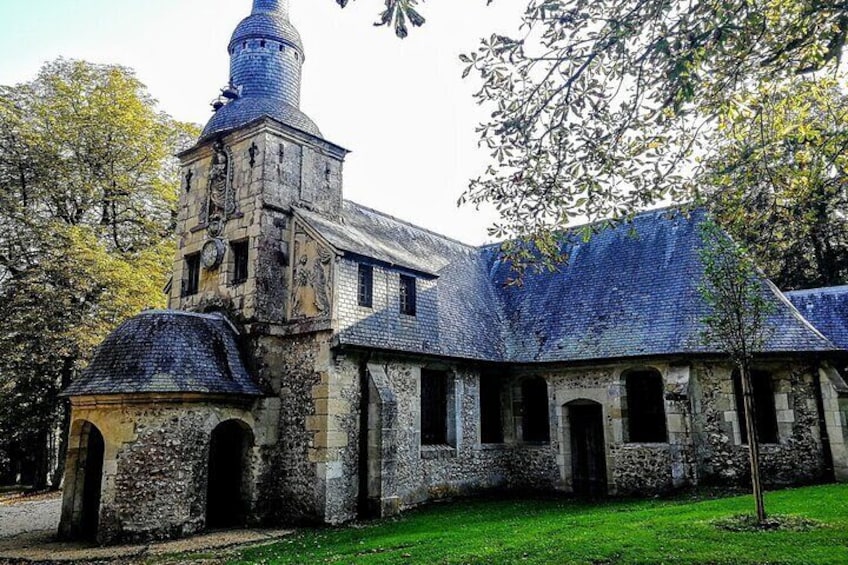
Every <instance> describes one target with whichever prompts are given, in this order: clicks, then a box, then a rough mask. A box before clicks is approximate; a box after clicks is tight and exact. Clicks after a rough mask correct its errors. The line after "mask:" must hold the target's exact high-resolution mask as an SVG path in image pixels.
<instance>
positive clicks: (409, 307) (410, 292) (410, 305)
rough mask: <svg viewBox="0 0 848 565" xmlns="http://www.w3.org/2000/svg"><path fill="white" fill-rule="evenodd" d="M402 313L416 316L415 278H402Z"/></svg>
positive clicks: (405, 276)
mask: <svg viewBox="0 0 848 565" xmlns="http://www.w3.org/2000/svg"><path fill="white" fill-rule="evenodd" d="M400 312H401V314H406V315H408V316H414V315H415V277H410V276H408V275H401V276H400Z"/></svg>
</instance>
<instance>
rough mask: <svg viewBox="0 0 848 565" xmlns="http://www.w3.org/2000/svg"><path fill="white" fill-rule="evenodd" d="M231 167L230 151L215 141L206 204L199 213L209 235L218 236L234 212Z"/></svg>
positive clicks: (234, 199) (234, 201) (234, 202)
mask: <svg viewBox="0 0 848 565" xmlns="http://www.w3.org/2000/svg"><path fill="white" fill-rule="evenodd" d="M233 169H234V167H233V158H232V152H231V151H230V149H229V148H225V147H224V144H223V143H221V142H220V141H216V142H215V144H214V145H213V146H212V164H211V165H210V167H209V186H208V196H207V200H206V206H205V208H204V210H203V211H202V213H201V214H202V215H201V221H202V222H203V223H205V224H206V226H207V228H206V229H207V231H208V232H209V235H210V236H211V237H220V236H221V234H222V233H223V232H224V225H225V224H226V223H227V220H228V219H229V218H230V217H232V216H233V215H234V214H235V213H236V195H235V189H234V188H233Z"/></svg>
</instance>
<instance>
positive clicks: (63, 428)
mask: <svg viewBox="0 0 848 565" xmlns="http://www.w3.org/2000/svg"><path fill="white" fill-rule="evenodd" d="M75 364H76V359H75V358H74V357H65V360H64V363H63V365H62V381H61V387H60V390H65V388H66V387H67V386H68V385H69V384H71V382H72V381H73V378H74V366H75ZM58 410H59V413H60V417H61V421H60V423H59V426H60V428H59V430H60V433H59V447H58V457H57V463H56V468H55V469H53V472H52V476H51V480H50V488H51V489H53V490H58V489H60V488H62V479H64V477H65V452H66V451H67V449H68V435H69V434H70V427H71V405H70V402H68V401H67V400H59V406H58Z"/></svg>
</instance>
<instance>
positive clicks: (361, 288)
mask: <svg viewBox="0 0 848 565" xmlns="http://www.w3.org/2000/svg"><path fill="white" fill-rule="evenodd" d="M357 294H358V300H357V302H358V303H359V305H360V306H364V307H366V308H371V306H372V305H373V303H374V268H373V267H372V266H371V265H363V264H362V263H360V264H359V276H358V293H357Z"/></svg>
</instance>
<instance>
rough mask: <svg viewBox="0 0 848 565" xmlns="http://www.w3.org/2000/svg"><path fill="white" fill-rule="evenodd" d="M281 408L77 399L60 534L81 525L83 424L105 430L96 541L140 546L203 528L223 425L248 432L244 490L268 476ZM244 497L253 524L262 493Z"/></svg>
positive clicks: (198, 400)
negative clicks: (267, 455) (267, 456)
mask: <svg viewBox="0 0 848 565" xmlns="http://www.w3.org/2000/svg"><path fill="white" fill-rule="evenodd" d="M276 410H277V406H276V403H275V402H274V401H273V400H265V401H257V402H255V403H254V404H253V405H246V404H242V405H239V404H233V401H232V400H229V401H225V400H223V399H220V398H210V397H203V396H199V395H194V396H192V397H187V396H182V397H178V396H174V395H165V396H160V397H156V398H153V397H150V398H147V399H142V398H140V397H139V396H134V397H121V398H116V397H108V398H102V397H101V398H88V397H80V398H75V399H74V404H73V408H72V414H71V419H72V423H71V430H72V432H71V437H70V439H69V446H70V448H69V458H68V465H67V468H66V477H65V484H66V485H68V487H66V489H65V492H64V500H63V512H62V525H61V527H60V531H61V533H63V534H65V535H66V536H68V537H69V536H70V535H71V534H72V532H73V530H74V528H75V524H74V521H75V520H76V519H78V513H79V506H80V503H81V501H80V499H79V497H81V496H82V492H81V488H82V482H81V480H82V473H83V471H82V469H80V468H78V467H77V465H76V457H74V451H75V450H77V449H79V447H78V446H79V444H80V440H81V438H80V432H81V430H82V428H83V424H84V423H86V422H87V423H90V424H91V425H93V426H95V427H96V428H97V430H99V431H100V433H101V434H102V435H103V439H104V446H105V453H104V465H103V476H102V480H101V499H100V512H99V514H100V521H99V527H98V541H99V542H101V543H116V542H137V541H144V540H150V539H165V538H174V537H181V536H186V535H190V534H194V533H196V532H199V531H201V530H203V528H204V527H205V522H206V495H207V472H208V466H209V444H210V440H211V436H212V431H213V430H214V429H215V427H216V426H217V425H218V424H220V423H222V422H225V421H228V420H238V421H239V422H241V423H243V424H244V425H245V426H246V428H247V429H249V430H250V431H249V436H251V438H252V439H251V442H250V443H251V448H250V451H249V455H248V459H249V461H248V465H247V468H246V471H245V473H246V475H245V477H244V478H245V484H252V483H254V478H253V477H255V476H257V475H259V474H261V473H262V472H264V470H263V467H262V461H261V459H260V457H259V453H260V452H261V451H262V450H263V449H265V448H267V447H268V446H269V445H273V444H274V443H276V440H277V438H276V435H274V434H273V433H269V427H268V424H269V422H273V421H274V419H275V418H276V416H277V414H276ZM245 495H246V497H247V499H246V500H245V501H244V502H245V503H246V506H247V508H246V511H247V516H246V521H247V522H248V523H253V522H256V521H257V520H258V515H257V513H256V511H255V507H256V498H257V496H258V495H259V493H258V492H255V491H252V490H250V491H248V492H246V493H245ZM75 514H77V516H75Z"/></svg>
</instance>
